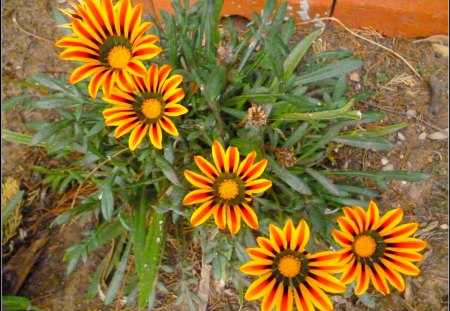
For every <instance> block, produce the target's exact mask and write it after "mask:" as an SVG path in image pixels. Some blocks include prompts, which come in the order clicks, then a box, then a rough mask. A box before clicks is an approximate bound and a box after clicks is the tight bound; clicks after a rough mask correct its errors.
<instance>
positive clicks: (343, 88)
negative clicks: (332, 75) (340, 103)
mask: <svg viewBox="0 0 450 311" xmlns="http://www.w3.org/2000/svg"><path fill="white" fill-rule="evenodd" d="M345 92H347V77H346V76H345V75H341V76H340V77H339V78H338V80H337V82H336V85H335V86H334V89H333V100H334V101H336V100H338V99H339V98H341V97H342V96H344V94H345Z"/></svg>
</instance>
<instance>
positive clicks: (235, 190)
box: [218, 179, 239, 200]
mask: <svg viewBox="0 0 450 311" xmlns="http://www.w3.org/2000/svg"><path fill="white" fill-rule="evenodd" d="M218 190H219V197H220V198H221V199H223V200H233V199H235V198H236V197H237V196H238V194H239V185H238V184H237V182H236V181H235V180H232V179H225V180H223V181H222V182H221V183H220V184H219V189H218Z"/></svg>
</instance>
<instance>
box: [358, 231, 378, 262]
mask: <svg viewBox="0 0 450 311" xmlns="http://www.w3.org/2000/svg"><path fill="white" fill-rule="evenodd" d="M376 250H377V241H375V239H374V238H373V237H371V236H370V235H365V234H362V235H360V236H358V237H357V238H356V240H355V242H353V251H354V252H355V254H356V255H358V256H359V257H363V258H367V257H370V256H372V255H373V254H374V253H375V251H376Z"/></svg>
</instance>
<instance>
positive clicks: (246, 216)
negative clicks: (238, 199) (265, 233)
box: [239, 203, 258, 230]
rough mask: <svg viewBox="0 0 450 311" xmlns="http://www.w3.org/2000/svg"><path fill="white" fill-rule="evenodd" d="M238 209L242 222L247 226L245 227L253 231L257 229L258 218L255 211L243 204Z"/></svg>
mask: <svg viewBox="0 0 450 311" xmlns="http://www.w3.org/2000/svg"><path fill="white" fill-rule="evenodd" d="M239 207H240V208H239V212H240V214H241V217H242V220H243V221H244V222H245V223H246V224H247V226H249V227H250V228H252V229H254V230H256V229H258V217H257V216H256V214H255V211H253V209H252V208H251V207H250V206H249V205H247V204H245V203H241V204H240V205H239Z"/></svg>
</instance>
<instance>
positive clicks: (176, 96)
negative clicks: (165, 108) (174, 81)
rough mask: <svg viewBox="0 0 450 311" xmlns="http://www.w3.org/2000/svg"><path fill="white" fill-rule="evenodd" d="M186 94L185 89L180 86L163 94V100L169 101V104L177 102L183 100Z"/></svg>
mask: <svg viewBox="0 0 450 311" xmlns="http://www.w3.org/2000/svg"><path fill="white" fill-rule="evenodd" d="M184 96H185V94H184V90H183V89H181V88H179V89H173V90H171V91H170V92H167V93H166V94H164V96H163V100H164V101H165V102H166V103H167V104H176V103H179V102H180V101H181V100H183V98H184Z"/></svg>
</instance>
